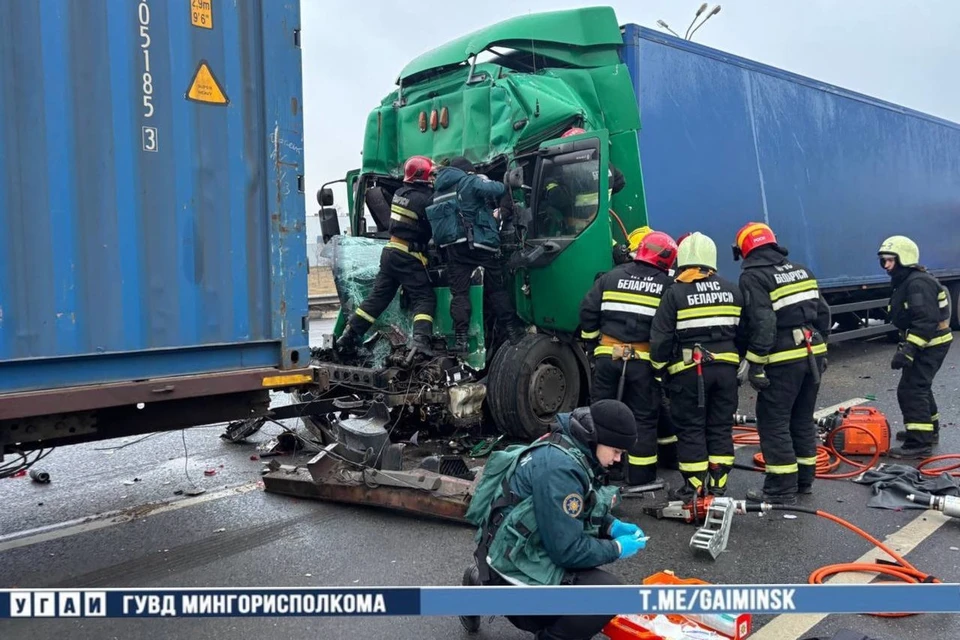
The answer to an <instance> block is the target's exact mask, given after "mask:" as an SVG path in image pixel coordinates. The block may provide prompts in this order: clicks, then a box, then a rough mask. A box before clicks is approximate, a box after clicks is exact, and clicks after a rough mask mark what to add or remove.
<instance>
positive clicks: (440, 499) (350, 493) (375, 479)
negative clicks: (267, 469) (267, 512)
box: [263, 452, 473, 524]
mask: <svg viewBox="0 0 960 640" xmlns="http://www.w3.org/2000/svg"><path fill="white" fill-rule="evenodd" d="M326 453H327V452H321V454H318V456H317V457H318V458H320V461H319V462H318V463H316V464H315V465H314V468H312V469H311V471H312V472H313V473H315V474H317V475H319V476H320V480H319V481H318V480H316V479H314V477H313V476H312V475H311V471H308V470H307V469H303V468H299V469H297V470H296V472H295V473H285V472H283V471H279V470H278V471H275V472H271V473H268V474H267V475H265V476H264V477H263V484H264V489H265V490H266V491H267V492H269V493H278V494H281V495H288V496H296V497H298V498H311V499H315V500H328V501H331V502H342V503H348V504H358V505H367V506H374V507H382V508H386V509H390V510H393V511H399V512H403V513H408V514H412V515H417V516H432V517H435V518H440V519H442V520H449V521H453V522H461V523H464V524H468V523H467V520H466V518H465V515H466V512H467V507H468V505H469V503H470V497H471V495H472V489H473V483H472V482H470V481H467V480H462V479H459V478H451V477H448V476H441V475H439V474H436V473H433V472H431V471H427V470H424V469H417V470H416V471H389V472H384V471H377V470H375V469H369V468H368V469H364V470H360V469H356V468H355V467H354V469H355V470H351V469H350V468H349V467H350V466H351V465H349V464H345V463H342V462H339V461H335V462H332V461H331V458H330V457H329V456H328V455H325V454H326ZM318 467H322V469H323V471H320V470H319V469H318ZM371 472H372V474H373V475H371ZM412 478H413V479H417V478H422V481H412V480H411V479H412ZM387 483H390V484H387Z"/></svg>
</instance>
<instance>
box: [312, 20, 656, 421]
mask: <svg viewBox="0 0 960 640" xmlns="http://www.w3.org/2000/svg"><path fill="white" fill-rule="evenodd" d="M622 47H623V37H622V34H621V30H620V27H619V25H618V22H617V19H616V15H615V14H614V12H613V10H612V9H611V8H609V7H599V8H585V9H576V10H570V11H558V12H553V13H546V14H538V15H528V16H521V17H517V18H514V19H511V20H507V21H504V22H501V23H498V24H495V25H492V26H490V27H487V28H484V29H481V30H480V31H477V32H475V33H472V34H469V35H467V36H464V37H461V38H458V39H456V40H454V41H452V42H449V43H447V44H445V45H442V46H440V47H438V48H436V49H434V50H432V51H429V52H427V53H425V54H423V55H422V56H420V57H418V58H416V59H415V60H413V61H411V62H410V63H409V64H407V65H406V66H405V67H404V68H403V70H402V71H401V73H400V75H399V77H398V79H397V88H396V90H395V91H393V92H392V93H391V94H389V95H388V96H386V97H385V98H384V99H383V101H382V102H381V104H380V105H379V106H378V107H377V108H375V109H374V110H373V111H372V112H371V113H370V115H369V117H368V120H367V125H366V131H365V137H364V144H363V166H362V168H361V169H360V170H358V171H352V172H350V173H349V174H348V176H347V178H346V180H345V181H346V183H347V187H348V188H347V192H348V194H350V201H349V203H348V209H349V216H350V236H351V237H350V238H343V237H340V236H339V228H338V224H337V222H336V220H337V218H336V215H335V213H334V210H333V209H328V208H326V207H329V206H330V205H332V204H333V202H332V193H331V191H330V190H329V189H322V190H321V192H320V193H319V194H318V199H319V200H320V205H321V212H320V215H321V221H322V227H323V234H324V240H325V241H327V240H328V239H329V242H328V243H327V246H326V249H325V251H326V252H327V255H328V256H329V257H330V258H331V259H332V261H333V269H334V279H335V282H336V284H337V289H338V294H339V297H340V299H341V305H342V306H341V312H340V317H339V318H338V322H337V324H336V326H335V328H334V335H339V334H340V332H341V331H342V329H343V326H344V324H345V320H346V318H348V317H349V314H350V313H351V312H353V310H355V309H356V307H357V305H358V304H359V303H360V302H361V301H362V300H363V297H364V296H365V295H367V294H368V293H369V289H370V286H371V285H372V282H373V279H374V278H375V276H376V266H375V265H376V263H377V255H378V254H379V251H380V249H381V248H382V246H383V245H384V244H385V243H386V240H387V239H388V238H389V232H388V226H389V217H390V200H391V198H392V195H393V192H394V191H395V190H396V189H397V188H398V187H399V186H400V184H401V176H402V168H403V163H404V161H405V160H406V159H407V158H409V157H410V156H412V155H424V156H427V157H430V158H432V159H433V160H434V162H436V163H441V162H443V161H445V160H449V159H451V158H453V157H456V156H460V155H463V156H465V157H466V158H467V159H469V160H470V161H471V162H473V163H474V165H475V166H476V168H477V173H481V174H484V175H486V176H487V177H488V178H489V179H491V180H503V179H504V177H505V175H506V174H507V173H508V172H513V174H514V175H515V176H517V175H518V176H522V187H519V188H515V189H512V192H511V194H512V197H513V201H514V203H515V211H516V215H515V216H514V220H512V221H510V222H506V223H505V224H504V225H503V227H502V229H501V236H502V253H503V256H502V259H503V260H504V263H505V264H506V265H507V269H506V271H507V276H508V283H509V284H508V287H509V288H508V291H509V292H510V296H511V298H512V300H513V303H514V307H515V309H516V312H517V315H518V316H519V317H520V318H521V319H522V321H523V322H524V323H525V324H526V325H528V326H532V327H534V328H535V330H534V331H530V333H529V335H527V336H526V337H525V338H524V339H523V340H522V341H521V342H520V343H519V344H518V345H515V346H514V345H510V344H509V343H506V342H503V340H502V339H500V338H499V336H496V335H491V328H492V327H491V326H490V323H489V321H485V319H484V318H485V316H484V314H483V308H482V299H483V295H482V287H483V281H482V273H480V272H479V271H478V273H476V274H474V286H473V287H472V291H471V300H472V302H473V318H472V319H471V325H470V345H471V352H470V353H469V354H468V355H467V357H466V358H464V359H463V360H465V363H464V364H466V365H467V366H465V367H461V368H460V369H458V373H457V375H459V376H460V377H459V380H461V381H463V382H464V383H470V382H472V383H481V384H482V385H483V387H484V391H485V396H486V398H485V400H486V402H485V406H486V408H487V410H488V411H489V417H490V418H492V420H493V422H494V424H495V425H496V426H497V428H498V429H499V430H500V431H501V432H503V433H505V434H507V435H510V436H515V437H519V438H522V439H529V438H533V437H536V436H538V435H540V434H541V433H543V432H544V431H545V430H546V429H547V427H548V425H549V423H550V422H551V420H552V418H553V416H554V415H555V414H556V413H557V412H561V411H568V410H571V409H573V408H574V407H575V406H577V404H578V403H580V402H581V401H582V400H584V398H585V395H586V392H587V389H588V387H589V383H588V380H589V371H588V370H589V365H588V360H587V357H586V355H585V353H584V352H583V350H582V348H581V346H580V345H579V344H578V341H577V336H578V333H579V330H578V324H579V320H578V315H579V314H578V311H579V304H580V301H581V300H582V298H583V296H584V295H585V294H586V292H587V291H588V289H589V288H590V286H591V285H592V284H593V281H594V279H595V277H596V276H597V275H598V274H600V273H603V272H605V271H608V270H609V269H610V268H612V267H613V266H614V248H615V247H616V245H618V244H626V243H627V242H628V241H627V237H626V236H627V233H628V231H629V230H631V229H633V228H636V227H638V226H641V225H643V224H646V207H645V202H644V193H643V181H642V177H641V173H640V157H639V150H638V144H637V133H638V130H639V127H640V117H639V110H638V107H637V102H636V100H635V98H634V95H635V88H634V86H633V82H632V80H631V77H630V74H629V73H628V71H627V68H626V66H625V65H624V63H623V62H622V61H621V57H620V50H621V49H622ZM571 127H580V128H582V129H585V131H586V132H585V133H583V134H580V135H576V136H570V137H566V138H561V135H562V134H563V133H564V132H566V131H567V130H569V129H570V128H571ZM611 162H612V163H613V164H614V165H615V166H617V167H618V168H620V169H621V171H622V172H623V174H624V178H625V181H626V186H625V187H624V188H623V189H622V190H620V191H619V192H618V193H617V194H616V196H613V197H612V198H611V195H610V193H609V188H610V185H609V176H608V171H607V168H608V165H609V163H611ZM518 182H519V181H513V183H514V184H517V183H518ZM558 194H561V195H559V196H558ZM429 259H430V263H429V266H428V269H429V272H430V277H431V279H432V281H433V283H434V286H435V288H436V291H437V309H436V313H435V314H434V318H435V324H434V332H435V336H434V337H435V340H436V342H437V344H438V346H439V345H441V343H443V344H446V345H447V346H450V345H451V344H452V340H453V329H452V322H451V320H450V313H449V303H450V293H449V288H448V287H447V283H446V279H445V272H444V268H443V263H442V260H441V255H440V253H439V250H438V249H435V248H433V247H431V250H430V251H429ZM408 315H409V314H408V313H407V312H405V311H404V310H403V295H402V292H401V293H400V294H398V296H397V299H395V300H394V302H393V304H392V305H391V307H390V308H389V309H388V310H387V312H385V313H384V314H383V315H382V316H381V318H379V319H378V322H377V323H376V324H375V325H374V326H373V327H372V328H371V330H370V332H369V333H368V334H367V336H368V338H369V341H368V344H369V345H372V352H373V354H374V357H373V358H372V359H368V360H367V361H365V363H361V364H358V363H336V362H334V356H333V354H332V352H330V351H328V352H324V353H322V354H320V356H319V357H320V360H321V365H322V366H326V367H328V368H329V369H330V371H331V372H332V375H331V380H336V379H337V378H338V377H343V376H348V375H353V374H356V375H359V373H358V371H357V370H358V369H360V370H363V371H366V372H367V374H369V375H373V374H372V373H371V370H374V371H377V372H379V373H378V374H377V375H382V374H383V372H384V371H393V374H391V375H394V376H396V375H400V377H401V379H402V380H404V381H406V380H409V379H410V378H411V377H416V374H414V373H412V372H410V371H406V372H403V373H402V375H401V374H400V372H399V371H398V369H399V368H400V367H399V363H400V362H401V361H402V358H401V356H400V354H398V351H402V349H403V347H402V344H403V342H405V336H404V335H403V334H405V335H409V326H408V325H409V324H410V320H409V318H408V317H407V316H408ZM391 334H393V338H392V339H390V338H389V336H390V335H391ZM396 334H400V335H396ZM384 336H387V337H388V340H387V341H383V340H382V338H383V337H384ZM378 342H379V343H384V344H385V346H383V347H380V346H379V344H377V343H378ZM378 348H379V349H380V352H379V357H376V356H377V349H378ZM391 354H393V355H392V356H391ZM451 360H452V359H451ZM441 367H443V368H444V371H445V372H446V375H445V376H444V375H441V374H439V373H438V374H437V375H435V376H433V377H434V379H435V380H436V381H437V382H436V385H437V387H442V388H431V389H430V392H431V393H435V394H440V395H441V396H443V395H446V396H448V400H449V401H448V402H447V407H446V409H443V408H441V409H440V412H441V413H446V414H452V413H453V411H452V410H451V408H452V405H453V401H452V399H449V398H452V396H450V394H449V389H451V388H455V387H457V386H458V385H459V384H461V382H459V381H456V380H450V377H451V371H452V370H453V369H456V367H455V366H454V365H453V364H452V363H448V364H446V365H441ZM381 382H383V381H382V380H381ZM421 382H423V381H422V380H416V381H415V382H413V383H412V384H413V385H414V386H420V383H421ZM404 384H406V382H404ZM374 386H376V385H374ZM379 390H380V391H383V390H384V388H383V387H382V386H381V387H379ZM388 395H389V394H388ZM428 395H429V394H428ZM403 401H404V402H409V401H410V399H409V397H407V396H404V400H403ZM417 402H420V403H421V404H422V401H417ZM423 410H424V407H422V406H421V411H420V412H421V413H423ZM461 417H462V416H461ZM476 417H477V418H478V419H479V417H480V416H479V414H478V415H477V416H476Z"/></svg>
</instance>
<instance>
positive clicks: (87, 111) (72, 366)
mask: <svg viewBox="0 0 960 640" xmlns="http://www.w3.org/2000/svg"><path fill="white" fill-rule="evenodd" d="M299 29H300V8H299V4H298V3H297V2H285V1H280V0H277V1H273V0H269V1H267V0H264V1H253V0H250V1H247V0H241V1H240V2H237V1H236V0H229V1H228V0H180V1H173V0H139V1H135V0H128V1H126V2H116V1H114V0H84V1H83V2H77V1H76V0H45V1H44V2H35V1H32V0H26V1H16V2H2V3H0V229H2V230H3V232H2V234H0V393H9V392H14V391H25V390H38V389H56V388H61V387H69V386H75V385H92V384H98V383H106V382H124V381H134V380H142V379H146V378H156V377H163V376H181V375H186V374H206V373H209V372H230V371H239V370H249V369H252V368H282V369H289V368H293V367H296V366H298V364H299V366H301V367H302V366H306V364H307V362H308V361H309V349H308V326H307V316H308V310H307V256H306V238H305V229H304V220H305V203H304V196H303V193H302V185H303V180H302V176H303V112H302V87H301V60H300V58H301V55H300V48H299Z"/></svg>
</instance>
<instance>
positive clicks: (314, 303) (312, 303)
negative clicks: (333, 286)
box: [307, 293, 340, 308]
mask: <svg viewBox="0 0 960 640" xmlns="http://www.w3.org/2000/svg"><path fill="white" fill-rule="evenodd" d="M307 304H308V306H309V307H310V308H314V307H339V306H340V298H338V297H337V294H335V293H331V294H328V295H325V296H310V297H309V298H307Z"/></svg>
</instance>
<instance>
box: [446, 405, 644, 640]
mask: <svg viewBox="0 0 960 640" xmlns="http://www.w3.org/2000/svg"><path fill="white" fill-rule="evenodd" d="M635 438H636V429H635V425H634V422H633V415H632V414H631V412H630V409H628V408H627V407H626V406H625V405H624V404H623V403H622V402H617V401H615V400H600V401H599V402H594V403H593V404H591V405H590V406H589V407H580V408H577V409H574V411H573V412H572V413H563V414H558V415H557V417H556V419H555V423H554V425H553V428H552V429H551V431H550V432H549V433H548V434H547V435H545V436H543V437H542V438H541V439H540V440H538V441H537V442H535V443H533V444H532V445H530V446H528V447H518V448H516V449H514V450H512V451H511V450H507V451H505V452H497V453H495V454H494V455H495V456H501V457H500V458H498V460H496V461H494V462H493V463H492V464H490V465H488V466H487V471H488V472H489V473H488V474H485V475H484V477H483V479H482V480H481V481H480V483H479V485H478V486H477V488H476V492H475V494H474V498H473V500H471V504H470V510H469V511H468V512H467V518H468V519H469V520H470V521H471V522H474V523H476V524H477V525H478V528H479V531H478V532H477V534H478V535H477V538H476V540H477V548H476V551H475V552H474V558H475V560H476V563H475V564H472V565H471V566H469V567H467V569H466V571H465V572H464V576H463V581H462V582H463V584H464V585H468V586H481V585H483V586H499V587H504V586H509V585H511V584H514V585H517V584H519V585H549V586H557V585H574V586H591V585H621V584H623V581H622V580H621V579H620V578H618V577H616V576H614V575H613V574H611V573H608V572H607V571H604V570H602V569H600V568H599V567H601V566H603V565H605V564H609V563H612V562H614V561H616V560H618V559H623V558H629V557H631V556H633V555H634V554H636V553H637V552H638V551H640V550H641V549H643V548H645V547H646V539H645V534H644V533H643V531H642V530H641V529H640V528H639V527H638V526H637V525H635V524H632V523H629V522H623V521H621V520H618V519H616V518H614V517H613V516H612V515H610V509H611V507H612V506H613V503H614V502H615V492H611V491H609V489H610V487H608V486H605V485H604V482H603V476H604V475H605V473H606V470H607V469H609V468H610V466H612V465H613V464H615V463H616V462H617V461H619V460H620V458H621V456H622V455H623V453H624V450H626V449H627V448H628V447H629V446H630V445H631V444H632V443H633V441H634V439H635ZM505 489H509V491H508V492H507V491H506V490H505ZM531 532H535V533H531ZM514 549H522V553H513V552H512V551H513V550H514ZM611 617H612V616H611V615H610V614H607V615H593V616H575V615H568V616H527V615H523V616H507V619H508V620H509V621H510V622H511V623H512V624H513V625H514V626H515V627H517V628H518V629H522V630H524V631H527V632H530V633H533V634H536V637H537V638H538V640H580V639H582V640H587V639H589V638H593V637H594V636H595V635H596V634H598V633H600V630H601V629H603V627H605V626H606V625H607V623H608V622H609V621H610V619H611ZM460 620H461V623H462V624H463V626H464V627H465V628H466V629H467V630H468V631H471V632H476V631H477V630H479V627H480V618H479V616H461V618H460Z"/></svg>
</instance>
